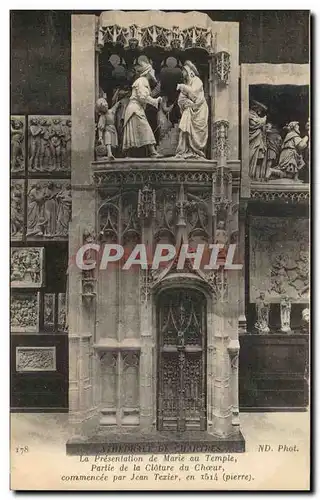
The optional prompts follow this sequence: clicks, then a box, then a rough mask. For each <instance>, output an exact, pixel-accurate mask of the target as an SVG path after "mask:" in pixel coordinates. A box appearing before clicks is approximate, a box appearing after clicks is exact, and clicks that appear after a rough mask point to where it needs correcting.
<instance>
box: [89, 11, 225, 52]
mask: <svg viewBox="0 0 320 500" xmlns="http://www.w3.org/2000/svg"><path fill="white" fill-rule="evenodd" d="M214 38H215V37H214V34H213V32H212V21H211V19H210V18H209V16H207V14H203V13H200V12H188V13H181V12H161V11H147V12H139V11H133V12H132V11H131V12H122V11H106V12H102V14H101V15H100V18H99V24H98V39H97V49H98V50H101V49H102V48H103V46H104V45H105V44H108V43H111V44H113V45H116V44H119V45H122V46H123V47H124V48H125V49H137V48H140V49H144V48H146V47H150V46H151V47H152V46H153V47H159V48H162V49H164V50H172V49H176V50H187V49H192V48H198V49H202V50H205V51H206V52H207V53H208V54H212V53H213V51H214V50H213V47H214Z"/></svg>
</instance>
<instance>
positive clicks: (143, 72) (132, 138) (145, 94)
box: [123, 61, 161, 158]
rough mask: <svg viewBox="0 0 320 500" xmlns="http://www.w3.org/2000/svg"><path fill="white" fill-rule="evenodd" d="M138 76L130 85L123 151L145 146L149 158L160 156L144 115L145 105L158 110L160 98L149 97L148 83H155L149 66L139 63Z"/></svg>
mask: <svg viewBox="0 0 320 500" xmlns="http://www.w3.org/2000/svg"><path fill="white" fill-rule="evenodd" d="M138 71H139V74H140V76H139V77H138V78H137V79H136V81H135V82H134V83H133V85H132V93H131V96H130V99H129V103H128V106H127V108H126V111H125V115H124V130H123V151H124V152H128V151H130V150H132V149H137V148H141V147H144V146H146V147H147V148H148V153H149V156H151V157H153V158H155V157H158V156H160V155H159V154H158V153H157V151H156V148H155V144H156V140H155V137H154V134H153V131H152V129H151V126H150V124H149V122H148V120H147V117H146V114H145V107H146V105H147V104H150V105H151V106H154V107H155V108H157V109H158V107H159V104H160V102H161V97H157V98H153V97H151V89H150V83H149V82H150V81H155V82H156V78H155V73H154V69H153V67H152V66H151V64H148V63H147V62H145V61H141V62H140V66H139V70H138Z"/></svg>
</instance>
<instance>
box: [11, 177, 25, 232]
mask: <svg viewBox="0 0 320 500" xmlns="http://www.w3.org/2000/svg"><path fill="white" fill-rule="evenodd" d="M10 195H11V196H10V198H11V200H10V208H11V214H10V229H11V238H12V239H20V238H22V231H23V212H24V207H23V205H24V204H23V184H22V182H21V181H20V182H19V181H13V182H12V184H11V193H10Z"/></svg>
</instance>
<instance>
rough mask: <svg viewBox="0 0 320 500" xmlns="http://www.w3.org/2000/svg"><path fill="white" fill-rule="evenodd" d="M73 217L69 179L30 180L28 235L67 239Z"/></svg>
mask: <svg viewBox="0 0 320 500" xmlns="http://www.w3.org/2000/svg"><path fill="white" fill-rule="evenodd" d="M70 219H71V185H70V183H69V182H68V181H61V180H55V181H43V180H33V181H29V188H28V218H27V237H28V238H30V239H39V238H40V239H66V238H67V237H68V230H69V222H70Z"/></svg>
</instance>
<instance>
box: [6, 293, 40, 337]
mask: <svg viewBox="0 0 320 500" xmlns="http://www.w3.org/2000/svg"><path fill="white" fill-rule="evenodd" d="M10 307H11V309H10V311H11V331H12V332H38V331H39V293H24V294H22V293H19V294H18V293H13V294H12V296H11V304H10Z"/></svg>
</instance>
